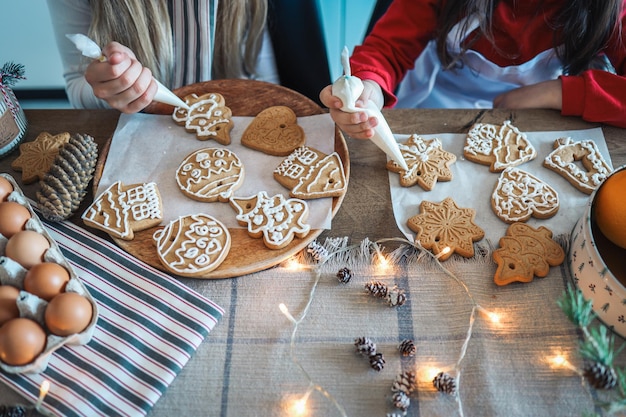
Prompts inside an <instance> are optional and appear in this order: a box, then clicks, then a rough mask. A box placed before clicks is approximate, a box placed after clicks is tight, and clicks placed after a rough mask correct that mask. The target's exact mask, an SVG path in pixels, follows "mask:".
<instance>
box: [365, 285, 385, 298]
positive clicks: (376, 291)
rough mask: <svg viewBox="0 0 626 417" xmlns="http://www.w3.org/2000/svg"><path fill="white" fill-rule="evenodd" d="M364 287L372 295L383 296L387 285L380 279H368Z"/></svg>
mask: <svg viewBox="0 0 626 417" xmlns="http://www.w3.org/2000/svg"><path fill="white" fill-rule="evenodd" d="M365 289H366V290H367V292H369V293H370V294H371V295H373V296H374V297H379V298H385V297H386V296H387V285H386V284H384V283H382V282H380V281H370V282H368V283H367V284H365Z"/></svg>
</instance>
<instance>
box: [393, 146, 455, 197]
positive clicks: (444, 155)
mask: <svg viewBox="0 0 626 417" xmlns="http://www.w3.org/2000/svg"><path fill="white" fill-rule="evenodd" d="M398 146H399V147H400V152H402V156H403V157H404V160H405V161H406V164H407V165H408V167H409V170H408V171H405V170H404V169H402V168H401V167H400V165H398V164H397V163H396V162H394V161H391V160H390V161H388V162H387V169H388V170H389V171H392V172H397V173H398V174H400V185H401V186H403V187H411V186H412V185H415V184H417V185H419V186H420V187H422V188H423V189H424V190H426V191H430V190H432V189H433V188H434V187H435V183H436V182H437V181H450V180H452V171H450V165H452V164H453V163H454V162H455V161H456V156H455V155H454V154H452V153H450V152H447V151H445V150H443V148H442V146H441V141H440V140H439V139H430V140H427V139H424V138H422V137H420V136H418V135H416V134H413V135H411V136H410V137H409V139H408V140H407V141H406V142H404V143H400V144H398Z"/></svg>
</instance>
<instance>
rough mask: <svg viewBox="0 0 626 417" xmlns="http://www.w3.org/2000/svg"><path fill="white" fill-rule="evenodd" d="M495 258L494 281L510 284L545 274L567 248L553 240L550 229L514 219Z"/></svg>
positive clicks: (495, 253) (562, 258)
mask: <svg viewBox="0 0 626 417" xmlns="http://www.w3.org/2000/svg"><path fill="white" fill-rule="evenodd" d="M493 260H494V261H495V262H496V263H497V264H498V268H497V270H496V273H495V275H494V278H493V280H494V282H495V283H496V284H497V285H507V284H510V283H512V282H516V281H518V282H530V281H532V280H533V277H534V276H538V277H545V276H546V275H548V272H549V271H550V267H551V266H557V265H560V264H561V263H562V262H563V260H565V252H564V251H563V248H562V247H561V246H560V245H559V244H558V243H556V242H555V241H554V240H552V232H551V231H550V230H549V229H547V228H545V227H543V226H541V227H540V228H538V229H534V228H532V227H530V226H529V225H527V224H525V223H513V224H511V225H510V226H509V228H508V229H507V231H506V235H505V236H503V237H501V238H500V248H498V249H496V250H495V251H494V252H493Z"/></svg>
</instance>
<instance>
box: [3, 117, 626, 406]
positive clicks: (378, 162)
mask: <svg viewBox="0 0 626 417" xmlns="http://www.w3.org/2000/svg"><path fill="white" fill-rule="evenodd" d="M385 115H386V117H387V120H388V122H389V123H390V125H391V128H392V130H393V131H394V132H396V133H420V134H431V133H464V132H467V130H468V129H469V127H470V126H471V125H472V124H473V123H475V122H478V121H483V122H494V123H495V122H502V121H503V120H507V119H510V120H512V122H513V123H514V124H515V125H516V126H518V127H519V128H520V129H521V130H522V131H531V130H540V131H549V130H559V131H562V130H573V129H585V128H591V127H597V126H599V125H597V124H590V123H586V122H583V121H581V120H580V119H578V118H566V117H561V116H560V115H559V114H558V113H557V112H554V111H547V110H524V111H515V112H510V111H505V110H488V111H484V110H387V111H385ZM26 117H27V119H28V121H29V131H28V133H27V136H26V138H25V140H26V141H30V140H34V139H35V137H36V136H37V135H38V134H39V133H41V132H42V131H48V132H50V133H53V134H56V133H60V132H64V131H69V132H80V133H88V134H90V135H92V136H93V137H94V138H95V140H96V142H97V143H98V145H99V146H103V145H104V144H105V143H106V141H107V140H108V138H110V137H111V135H112V134H113V132H114V130H115V127H116V124H117V121H118V118H119V113H118V112H116V111H113V110H89V111H81V110H27V111H26ZM602 129H603V133H604V136H605V138H606V142H607V145H608V148H609V150H610V153H611V157H612V161H613V165H614V166H616V167H617V166H621V165H624V164H626V130H623V129H618V128H613V127H608V126H602ZM347 142H348V147H349V150H350V160H351V175H350V183H349V188H348V192H347V195H346V197H345V199H344V201H343V204H342V206H341V207H340V209H339V211H338V212H337V214H336V216H335V218H334V220H333V226H332V229H331V230H326V231H324V232H323V233H322V235H321V236H320V239H323V238H324V237H344V236H345V237H348V238H349V239H350V240H351V241H354V242H358V241H360V240H362V239H364V238H368V239H370V240H375V239H380V238H390V237H401V236H402V235H401V232H400V231H399V230H398V228H397V226H396V224H395V220H394V216H393V212H392V210H391V204H390V191H389V184H388V175H387V171H386V169H385V155H384V154H383V153H382V152H381V151H380V150H379V149H378V148H377V147H375V146H374V145H373V144H372V143H371V142H368V141H357V140H353V139H350V138H348V139H347ZM16 156H17V153H13V154H12V155H10V156H8V157H6V158H4V159H2V160H0V172H8V173H10V174H12V175H13V176H14V177H15V178H16V180H17V181H18V182H19V183H20V185H21V186H22V188H23V190H24V191H25V193H26V194H27V195H29V196H30V197H33V196H34V194H35V191H36V190H37V185H36V184H34V185H27V186H25V185H23V184H22V183H21V181H20V176H19V173H16V172H15V171H14V170H13V169H11V168H10V163H11V161H12V159H14V158H15V157H16ZM92 198H93V196H92V195H91V194H90V195H89V196H88V197H87V199H86V201H85V202H84V203H83V204H84V205H86V204H88V203H89V202H90V201H91V199H92ZM80 213H82V209H81V210H79V212H78V213H77V214H76V215H75V216H74V217H73V218H72V219H71V220H72V221H73V222H75V223H77V224H81V220H80ZM270 272H271V274H272V277H265V278H266V281H263V285H262V286H261V287H263V289H264V291H265V292H264V293H263V294H265V298H263V296H261V297H260V296H259V294H260V292H259V289H260V288H259V282H260V281H259V280H255V279H254V278H258V277H254V276H250V277H242V278H243V279H232V280H190V279H182V281H183V282H184V283H185V284H186V285H188V286H189V287H191V288H192V289H194V290H195V291H197V292H199V293H201V294H203V295H205V296H207V297H209V298H210V299H212V300H213V301H215V302H216V303H217V304H218V305H221V306H223V307H225V308H226V309H227V312H226V314H225V316H224V318H223V322H222V323H220V325H219V326H218V327H216V328H215V329H214V330H213V332H212V333H211V334H210V335H209V338H208V340H207V341H205V343H203V344H202V345H201V347H200V349H199V350H198V351H197V352H196V353H195V355H194V357H193V358H192V362H190V363H189V364H188V366H186V367H185V368H184V369H183V371H182V372H181V374H180V375H179V376H178V377H177V378H176V379H175V380H174V382H173V383H172V385H171V386H170V387H168V389H167V392H166V393H165V395H164V396H163V397H162V398H161V399H160V400H159V401H158V402H157V404H156V405H155V407H154V408H153V410H152V412H151V413H150V415H152V416H165V415H171V412H172V410H176V411H177V412H179V411H183V409H186V408H189V409H190V410H191V409H192V408H193V407H194V406H196V408H197V407H198V406H197V404H191V403H185V402H184V401H185V399H181V398H183V396H184V395H195V397H194V398H195V399H194V401H195V402H199V403H202V404H203V406H204V405H205V403H207V404H209V403H210V404H214V405H215V404H217V405H216V407H218V408H219V405H220V404H222V406H223V407H225V408H227V407H228V405H230V401H232V402H233V403H237V402H238V401H239V400H241V399H240V398H238V397H237V396H236V395H237V393H238V391H237V389H238V388H237V385H238V384H240V383H241V384H244V385H245V383H246V381H240V380H239V379H236V378H234V377H232V378H231V379H230V380H228V381H227V384H226V386H225V387H223V386H222V385H221V382H222V381H221V380H220V378H222V377H221V375H222V374H220V372H223V370H222V365H221V363H223V362H225V359H224V358H223V357H221V356H219V355H220V352H221V350H220V349H221V348H222V347H223V346H226V347H227V348H228V349H229V350H226V351H227V352H234V353H232V356H233V357H236V358H237V360H233V361H232V363H233V364H234V363H238V361H242V360H243V361H244V362H245V359H246V358H248V356H249V355H246V354H244V353H243V352H245V351H246V349H248V348H250V349H252V348H256V345H255V344H254V343H252V342H255V341H257V340H258V338H261V339H262V340H261V342H263V343H270V342H272V341H274V340H275V339H274V337H277V338H279V339H280V337H282V339H280V340H281V341H282V342H280V343H279V342H276V343H274V345H276V346H274V348H275V351H273V352H272V353H277V355H276V356H270V357H269V358H268V357H261V358H258V360H259V361H260V362H261V363H266V362H268V361H269V360H272V361H275V362H272V363H275V365H276V366H279V367H280V366H286V368H285V369H288V370H289V371H285V374H287V376H289V375H290V373H291V374H293V369H292V368H289V367H288V366H289V363H288V362H285V361H287V359H284V358H287V357H288V343H287V342H285V340H287V339H285V337H286V336H285V335H287V336H288V334H289V325H288V322H286V320H285V319H284V318H282V317H281V316H280V313H276V311H277V307H276V306H275V303H278V301H276V300H275V299H274V297H275V296H276V295H277V294H278V295H279V296H280V297H285V298H284V299H285V300H288V301H289V302H290V303H289V304H290V306H292V308H295V309H298V308H299V306H303V305H305V302H304V301H302V300H300V299H299V298H296V296H297V295H302V294H304V295H306V294H307V293H308V291H309V286H310V280H311V277H310V276H309V275H306V274H303V275H302V277H301V278H302V279H301V280H300V279H298V280H280V279H279V278H280V277H281V276H280V275H278V278H276V279H274V278H273V275H274V273H273V272H272V271H269V272H268V273H270ZM420 273H421V272H420ZM299 278H300V277H299ZM271 279H274V281H275V282H274V283H273V284H271V283H269V281H270V280H271ZM550 282H557V284H559V285H561V286H562V282H561V281H555V280H552V281H549V280H542V281H540V283H550ZM540 283H536V284H537V285H539V284H540ZM271 285H274V287H271ZM530 288H535V287H530ZM537 288H540V287H537ZM524 290H526V289H525V288H524ZM290 291H291V292H290ZM318 291H322V292H323V291H327V292H326V293H325V294H326V297H343V298H341V302H339V301H337V300H333V302H335V303H337V304H341V303H353V302H355V301H354V297H349V296H348V295H347V294H350V293H349V292H348V293H346V292H345V291H344V292H341V291H338V290H336V288H335V286H332V285H326V284H325V285H322V286H321V288H320V289H319V290H318ZM354 291H359V290H356V289H355V290H354ZM415 291H416V292H415V293H414V295H413V296H414V297H415V300H418V299H419V298H418V297H424V299H430V298H431V295H432V294H421V293H418V292H417V291H418V288H415ZM267 294H272V296H271V297H268V295H267ZM286 294H291V296H292V297H294V298H287V297H288V295H286ZM294 294H295V295H294ZM525 295H527V294H526V293H525ZM318 297H320V299H321V298H323V296H322V295H319V296H318ZM267 298H271V299H267ZM461 298H462V297H461ZM282 300H283V299H282V298H281V299H280V300H279V301H282ZM359 300H360V299H359ZM491 300H492V299H491V298H489V301H491ZM357 301H358V300H357ZM497 301H498V300H497ZM549 302H550V303H551V302H553V300H552V299H551V300H549ZM549 302H548V301H546V306H547V307H546V308H548V307H551V308H552V310H556V307H555V306H554V305H552V304H550V305H548V304H549ZM358 303H360V304H359V308H360V309H359V310H358V311H362V309H363V305H362V304H363V302H362V301H358ZM254 304H257V305H259V306H260V307H263V308H265V309H266V310H267V312H266V313H264V314H261V313H258V314H257V315H261V316H263V317H265V318H267V319H264V320H261V322H260V324H258V323H256V322H255V325H254V326H253V327H252V328H251V329H246V330H247V333H246V332H244V333H237V335H238V337H241V338H242V341H241V343H235V342H234V340H235V339H236V337H235V336H234V334H231V326H232V323H233V320H235V319H237V318H241V316H242V315H243V313H241V312H238V313H237V314H235V313H236V311H235V309H236V308H248V306H250V305H254ZM416 304H417V303H416ZM315 306H317V308H319V305H318V304H315ZM315 306H314V308H316V307H315ZM352 307H353V308H355V307H354V306H352ZM370 307H371V306H370ZM416 307H417V306H416ZM323 311H324V309H323V308H319V309H318V310H315V312H316V313H311V314H312V315H313V317H311V318H309V321H307V324H309V325H311V326H313V330H312V331H313V333H315V334H317V333H323V332H322V331H321V330H319V329H315V328H314V324H315V323H318V322H319V325H320V326H321V327H323V329H327V325H328V323H329V321H327V320H330V319H333V317H332V316H331V317H325V318H324V319H323V320H322V319H320V318H317V320H318V321H316V318H315V317H314V314H318V315H321V314H322V313H323ZM351 311H356V309H355V310H351ZM404 311H406V306H405V310H404ZM368 312H369V310H368ZM366 313H367V312H366ZM366 313H364V314H366ZM552 313H553V315H554V316H555V317H557V318H562V317H561V316H560V315H559V314H558V312H554V311H553V312H552ZM378 314H382V313H381V312H379V313H378ZM393 315H394V316H395V315H396V313H395V312H393ZM372 317H374V316H370V319H371V318H372ZM416 317H417V316H416ZM334 318H335V319H336V320H337V321H339V322H341V323H342V325H343V326H345V325H346V323H348V322H350V321H351V322H353V323H356V324H355V325H356V326H357V328H358V329H359V330H358V331H357V332H360V331H362V330H360V329H362V328H363V327H361V326H362V323H361V322H360V321H359V318H358V317H347V316H339V317H334ZM563 320H565V319H562V320H561V321H563ZM257 324H258V326H257ZM552 324H553V323H552V322H548V324H547V326H548V325H549V326H552ZM378 327H381V328H383V327H384V326H378ZM352 330H353V333H354V331H355V329H352ZM383 330H384V329H383ZM338 331H340V332H342V336H343V337H344V339H346V340H347V341H346V340H342V342H341V343H340V344H337V343H335V344H334V345H331V346H329V349H331V350H328V351H324V352H331V353H329V354H328V357H324V360H325V361H331V360H333V358H334V356H333V355H334V354H335V353H337V352H339V353H340V354H341V355H343V356H341V360H340V361H339V360H338V362H337V363H336V364H335V366H334V368H340V366H339V365H340V364H341V363H352V362H348V361H353V362H354V361H355V359H354V358H353V356H354V355H353V352H352V349H351V346H350V344H351V342H350V340H349V339H350V338H351V337H352V336H358V335H359V334H357V333H355V334H353V333H347V334H346V335H344V334H343V333H344V332H343V330H342V329H338ZM479 333H481V334H482V333H484V332H483V331H482V330H481V332H479ZM381 334H384V331H381ZM462 334H464V333H463V332H462ZM542 334H546V335H549V334H550V331H549V330H545V331H544V333H542ZM242 335H243V336H242ZM478 336H480V334H479V335H478ZM574 338H575V336H574V337H573V338H572V339H574ZM277 340H278V339H277ZM446 340H447V339H446ZM489 340H490V341H491V339H489ZM507 340H509V339H507ZM247 341H252V342H250V343H248V342H247ZM261 342H259V343H261ZM392 344H393V341H389V340H388V341H386V346H387V347H389V346H391V345H392ZM299 346H301V347H302V348H306V345H299ZM573 346H575V344H573ZM325 348H326V346H325ZM230 349H232V350H230ZM388 350H389V349H388ZM278 354H279V355H278ZM303 356H305V357H306V355H303ZM216 357H217V359H216ZM280 358H283V359H284V361H281V359H280ZM255 360H256V357H255ZM220 361H221V362H220ZM228 363H229V364H230V363H231V362H228ZM358 363H359V364H360V362H358ZM343 368H344V370H339V371H338V372H339V377H338V379H337V378H335V379H337V380H338V381H339V382H341V383H344V382H345V381H347V380H350V379H349V377H348V376H346V375H345V374H344V373H342V372H345V368H350V367H348V366H347V365H346V366H344V367H343ZM229 369H230V368H229ZM246 369H247V368H246ZM280 369H283V368H280ZM350 369H351V368H350ZM363 369H364V371H363V370H362V369H361V368H358V369H355V370H352V371H353V373H354V375H350V377H357V378H363V379H366V380H367V383H368V384H369V382H377V383H380V384H379V385H381V386H383V389H384V391H383V390H381V391H379V392H377V394H380V395H381V399H380V401H381V402H384V401H385V400H384V395H388V394H387V392H388V386H389V384H390V382H389V381H388V380H380V378H379V379H376V378H374V377H372V376H371V375H369V374H367V367H366V366H364V367H363ZM257 377H259V376H258V375H257ZM210 378H212V380H215V381H217V382H215V381H213V382H211V383H209V382H207V380H208V379H210ZM260 378H264V376H263V375H261V376H260ZM293 378H294V379H295V381H296V383H297V384H300V385H301V383H302V381H301V379H302V378H301V376H300V374H298V373H295V375H293ZM242 379H245V378H242ZM370 380H371V381H370ZM574 380H575V381H574V383H575V385H577V386H579V385H580V383H579V382H578V381H577V380H576V376H574ZM263 381H265V380H263ZM350 381H352V380H350ZM381 381H382V382H381ZM228 382H230V384H231V385H232V387H230V389H231V391H230V393H231V394H230V395H232V397H231V398H230V400H228V398H229V390H228V388H229V387H228ZM274 382H275V381H274ZM570 382H571V380H570ZM304 385H306V384H304ZM367 386H369V385H367ZM244 388H246V387H245V386H244ZM189 392H191V394H189ZM246 392H247V391H246ZM334 392H336V388H335V391H334ZM16 395H17V394H15V393H13V392H12V391H10V390H9V388H8V387H2V388H0V403H6V404H13V403H15V402H18V401H19V398H18V399H16ZM550 395H551V393H550ZM342 400H343V398H342ZM500 400H501V399H498V401H500ZM318 401H319V402H322V401H320V400H319V399H318ZM220 402H222V403H220ZM376 404H378V403H376ZM225 408H222V410H224V409H225ZM187 411H189V410H187Z"/></svg>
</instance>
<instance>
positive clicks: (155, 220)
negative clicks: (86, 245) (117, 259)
mask: <svg viewBox="0 0 626 417" xmlns="http://www.w3.org/2000/svg"><path fill="white" fill-rule="evenodd" d="M162 213H163V205H162V202H161V196H160V194H159V190H158V189H157V186H156V184H155V183H153V182H151V183H147V184H132V185H128V186H125V185H124V184H122V183H121V182H120V181H117V182H115V183H113V184H112V185H111V186H110V187H109V188H107V189H106V190H105V191H104V192H103V193H102V194H100V195H99V196H98V197H97V198H96V199H95V200H94V202H93V203H92V204H91V205H90V206H89V207H88V208H87V210H85V212H84V213H83V215H82V219H83V221H84V222H85V225H87V226H91V227H93V228H96V229H100V230H103V231H105V232H106V233H108V234H109V235H110V236H111V237H114V238H119V239H123V240H132V239H133V238H134V236H135V235H134V232H138V231H140V230H145V229H148V228H150V227H152V226H156V225H158V224H159V223H161V220H162V218H163V215H162Z"/></svg>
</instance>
